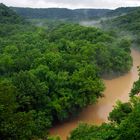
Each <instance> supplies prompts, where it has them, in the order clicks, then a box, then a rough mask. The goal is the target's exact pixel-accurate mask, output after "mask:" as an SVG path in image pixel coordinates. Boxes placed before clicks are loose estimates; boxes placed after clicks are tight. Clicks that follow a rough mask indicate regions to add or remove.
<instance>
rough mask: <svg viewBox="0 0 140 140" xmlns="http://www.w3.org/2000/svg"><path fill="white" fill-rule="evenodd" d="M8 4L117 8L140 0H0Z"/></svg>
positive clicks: (136, 3)
mask: <svg viewBox="0 0 140 140" xmlns="http://www.w3.org/2000/svg"><path fill="white" fill-rule="evenodd" d="M0 2H1V3H4V4H6V5H8V6H17V7H34V8H35V7H36V8H47V7H61V8H62V7H66V8H72V9H75V8H111V9H112V8H117V7H126V6H140V0H0Z"/></svg>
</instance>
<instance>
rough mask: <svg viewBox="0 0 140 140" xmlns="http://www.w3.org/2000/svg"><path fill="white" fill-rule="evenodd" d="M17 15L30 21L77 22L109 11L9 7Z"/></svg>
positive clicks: (97, 16)
mask: <svg viewBox="0 0 140 140" xmlns="http://www.w3.org/2000/svg"><path fill="white" fill-rule="evenodd" d="M11 9H13V10H14V11H16V12H17V13H18V14H19V15H21V16H24V17H25V18H28V19H32V18H36V19H38V18H39V19H44V18H47V19H53V20H68V21H79V20H87V19H94V18H99V17H101V16H104V15H105V14H106V13H107V12H109V11H110V10H108V9H75V10H71V9H66V8H44V9H43V8H41V9H39V8H35V9H33V8H18V7H11Z"/></svg>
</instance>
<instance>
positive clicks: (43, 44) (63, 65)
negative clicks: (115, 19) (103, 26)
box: [0, 4, 132, 140]
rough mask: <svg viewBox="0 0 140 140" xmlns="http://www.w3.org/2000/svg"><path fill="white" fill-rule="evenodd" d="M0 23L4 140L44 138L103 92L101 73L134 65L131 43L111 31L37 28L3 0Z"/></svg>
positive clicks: (0, 124) (74, 26)
mask: <svg viewBox="0 0 140 140" xmlns="http://www.w3.org/2000/svg"><path fill="white" fill-rule="evenodd" d="M9 11H10V12H9ZM13 17H14V18H13ZM13 19H15V20H13ZM0 24H1V27H0V137H1V139H2V140H9V139H11V140H29V139H32V138H37V137H41V138H42V137H44V138H46V137H47V134H46V130H48V129H49V128H50V127H52V126H53V125H54V124H55V123H56V122H60V121H64V120H67V119H69V117H71V116H73V115H76V114H77V113H78V112H79V111H80V110H81V109H82V108H83V107H85V106H87V105H89V104H93V103H96V102H97V100H98V98H99V97H102V96H103V94H102V92H103V91H104V88H105V87H104V84H103V82H102V80H101V76H103V75H107V74H110V75H112V74H114V73H115V74H122V73H125V72H128V71H129V70H130V68H131V66H132V59H131V56H130V45H131V42H130V41H129V40H126V39H116V38H117V36H116V35H115V34H112V32H104V31H102V30H100V29H96V28H92V27H83V26H80V25H77V24H65V23H63V24H60V25H59V26H56V27H54V28H48V29H47V30H46V29H44V28H39V27H34V26H33V25H31V24H30V23H26V21H25V20H24V19H22V18H21V17H19V16H18V15H17V14H16V13H15V12H13V11H12V12H11V10H10V9H9V8H8V7H6V6H4V5H3V4H0ZM54 26H55V25H54ZM44 131H45V133H44Z"/></svg>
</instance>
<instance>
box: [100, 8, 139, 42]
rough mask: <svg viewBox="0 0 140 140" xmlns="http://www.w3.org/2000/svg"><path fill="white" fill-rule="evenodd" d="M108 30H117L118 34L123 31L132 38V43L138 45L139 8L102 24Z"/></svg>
mask: <svg viewBox="0 0 140 140" xmlns="http://www.w3.org/2000/svg"><path fill="white" fill-rule="evenodd" d="M102 24H103V26H104V27H107V28H109V29H117V30H119V32H122V31H125V32H128V33H129V34H130V35H131V36H132V40H133V43H136V44H139V43H140V38H139V36H140V8H139V7H138V8H136V9H134V10H132V11H131V12H128V13H127V14H126V15H123V16H119V17H117V18H115V19H111V20H107V21H105V22H103V23H102Z"/></svg>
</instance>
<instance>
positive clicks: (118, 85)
mask: <svg viewBox="0 0 140 140" xmlns="http://www.w3.org/2000/svg"><path fill="white" fill-rule="evenodd" d="M132 57H133V67H132V69H131V71H130V72H129V73H127V74H125V75H123V76H121V77H118V78H114V79H112V80H104V83H105V86H106V90H105V91H104V95H105V97H104V98H101V99H99V101H98V103H97V104H96V105H90V106H88V107H87V108H85V109H83V111H82V112H81V113H80V114H79V116H78V117H77V118H75V119H73V120H71V121H69V122H65V123H62V124H59V125H57V126H55V127H53V128H52V129H51V130H50V134H51V135H59V136H60V137H61V138H62V140H66V137H67V136H68V135H69V133H70V131H71V130H73V129H74V128H75V127H76V126H77V125H78V123H79V122H86V123H89V124H97V125H99V124H101V123H102V122H107V117H108V114H109V112H110V111H111V110H112V108H113V105H115V102H116V101H117V100H121V101H123V102H125V101H128V100H129V95H128V93H129V92H130V90H131V87H132V85H133V82H134V81H136V80H137V79H138V72H137V66H139V65H140V52H139V51H137V50H134V49H132Z"/></svg>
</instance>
